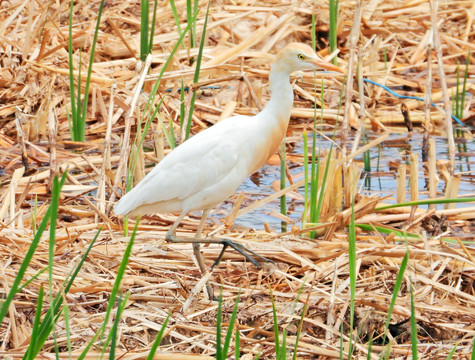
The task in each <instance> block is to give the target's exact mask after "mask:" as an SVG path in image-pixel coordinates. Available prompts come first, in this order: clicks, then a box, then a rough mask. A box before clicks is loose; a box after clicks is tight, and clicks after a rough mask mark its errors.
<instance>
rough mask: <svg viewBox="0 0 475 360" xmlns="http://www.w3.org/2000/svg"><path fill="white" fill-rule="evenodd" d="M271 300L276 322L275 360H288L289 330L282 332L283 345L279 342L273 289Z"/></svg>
mask: <svg viewBox="0 0 475 360" xmlns="http://www.w3.org/2000/svg"><path fill="white" fill-rule="evenodd" d="M270 298H271V302H272V317H273V321H274V342H275V359H276V360H286V359H287V330H285V329H284V331H283V332H282V344H280V340H279V322H278V321H277V310H276V308H275V301H274V296H273V294H272V289H271V290H270Z"/></svg>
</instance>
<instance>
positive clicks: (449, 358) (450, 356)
mask: <svg viewBox="0 0 475 360" xmlns="http://www.w3.org/2000/svg"><path fill="white" fill-rule="evenodd" d="M455 350H457V344H455V345H454V347H453V348H452V351H450V353H449V355H448V356H447V359H446V360H452V357H453V356H454V354H455Z"/></svg>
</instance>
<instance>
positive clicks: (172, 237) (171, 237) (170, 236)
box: [165, 209, 214, 299]
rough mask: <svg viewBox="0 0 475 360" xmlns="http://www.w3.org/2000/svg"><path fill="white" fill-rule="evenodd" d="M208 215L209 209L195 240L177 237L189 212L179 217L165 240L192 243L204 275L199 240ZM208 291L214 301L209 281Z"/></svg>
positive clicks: (204, 267)
mask: <svg viewBox="0 0 475 360" xmlns="http://www.w3.org/2000/svg"><path fill="white" fill-rule="evenodd" d="M208 213H209V209H207V210H203V214H202V216H201V221H200V225H199V226H198V230H197V231H196V234H195V238H194V239H185V238H181V237H178V236H176V235H175V231H176V228H177V227H178V225H180V222H181V221H182V220H183V218H184V217H185V215H186V214H187V211H183V212H182V213H181V214H180V216H178V218H177V219H176V220H175V222H174V223H173V225H172V226H171V227H170V229H169V230H168V231H167V234H166V236H165V239H166V240H167V241H170V242H172V243H190V242H191V243H192V244H193V254H194V255H195V257H196V260H197V261H198V266H199V267H200V272H201V274H202V275H205V274H206V272H207V270H206V265H205V262H204V260H203V256H202V255H201V251H200V241H199V239H200V237H201V233H202V232H203V228H204V226H205V224H206V218H207V217H208ZM206 291H207V292H208V295H209V298H210V299H214V292H213V288H212V287H211V284H210V283H209V281H207V282H206Z"/></svg>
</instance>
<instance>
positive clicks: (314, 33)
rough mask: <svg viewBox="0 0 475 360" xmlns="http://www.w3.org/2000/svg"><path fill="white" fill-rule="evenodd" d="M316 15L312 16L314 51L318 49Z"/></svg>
mask: <svg viewBox="0 0 475 360" xmlns="http://www.w3.org/2000/svg"><path fill="white" fill-rule="evenodd" d="M315 24H316V22H315V14H312V33H311V36H312V49H316V48H317V31H316V26H315Z"/></svg>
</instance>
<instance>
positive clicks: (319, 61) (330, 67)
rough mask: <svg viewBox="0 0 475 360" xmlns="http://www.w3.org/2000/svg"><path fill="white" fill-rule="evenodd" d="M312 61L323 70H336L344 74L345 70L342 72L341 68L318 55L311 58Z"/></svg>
mask: <svg viewBox="0 0 475 360" xmlns="http://www.w3.org/2000/svg"><path fill="white" fill-rule="evenodd" d="M312 63H313V64H314V65H315V66H316V67H319V68H322V69H325V70H329V71H336V72H339V73H342V74H345V72H344V71H343V70H342V69H341V68H339V67H338V66H336V65H333V64H332V63H329V62H328V61H326V60H323V59H322V58H320V57H319V56H317V57H315V58H313V61H312Z"/></svg>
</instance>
